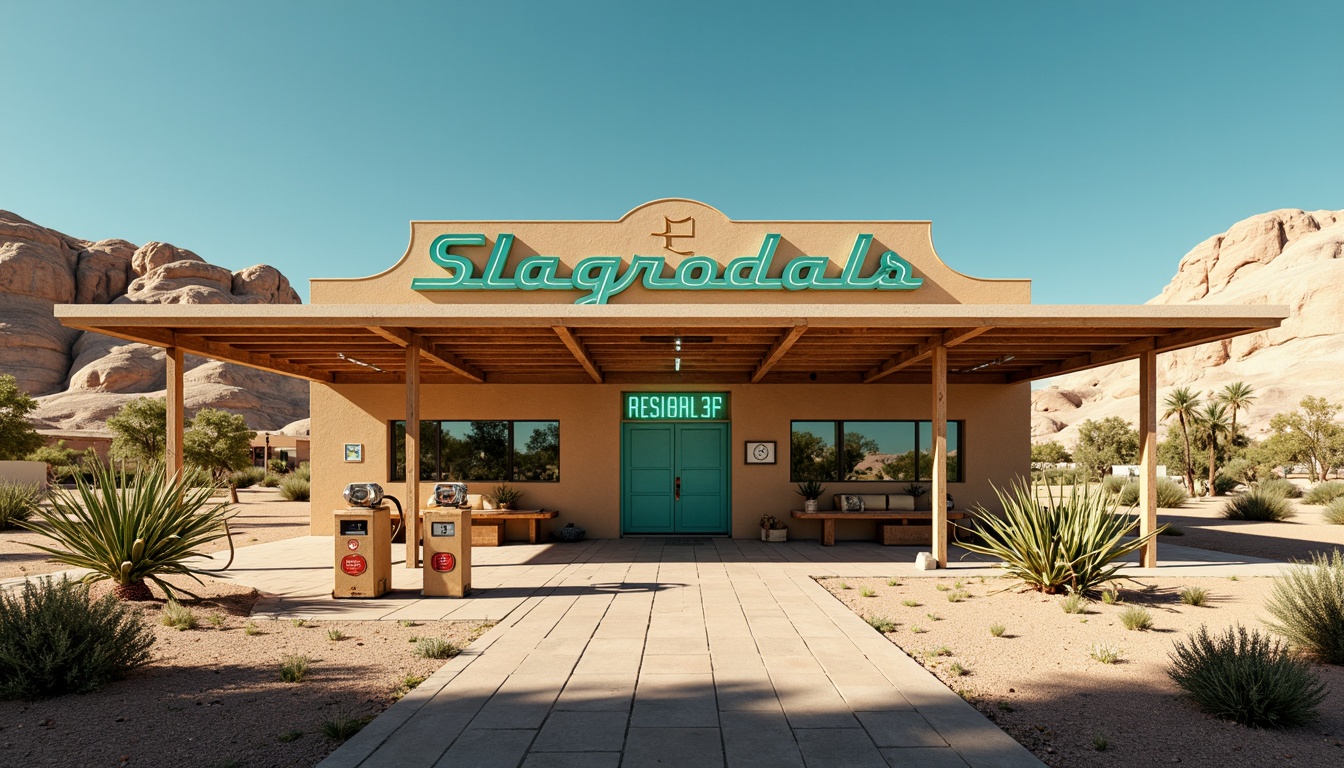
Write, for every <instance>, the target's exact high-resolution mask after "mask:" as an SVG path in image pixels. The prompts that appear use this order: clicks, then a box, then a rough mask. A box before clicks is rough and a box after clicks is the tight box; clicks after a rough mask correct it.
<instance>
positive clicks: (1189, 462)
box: [1162, 387, 1200, 493]
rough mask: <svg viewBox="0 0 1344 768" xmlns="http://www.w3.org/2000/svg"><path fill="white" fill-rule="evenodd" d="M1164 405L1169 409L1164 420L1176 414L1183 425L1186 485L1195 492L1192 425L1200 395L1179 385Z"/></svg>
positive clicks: (1163, 402) (1168, 396)
mask: <svg viewBox="0 0 1344 768" xmlns="http://www.w3.org/2000/svg"><path fill="white" fill-rule="evenodd" d="M1162 406H1163V407H1164V408H1166V409H1167V410H1166V411H1164V412H1163V413H1162V420H1163V421H1166V420H1167V419H1170V418H1171V417H1172V416H1175V417H1176V419H1177V421H1178V422H1179V423H1180V425H1181V439H1182V440H1183V441H1185V487H1187V488H1189V489H1190V492H1191V493H1194V492H1195V464H1194V459H1193V458H1192V457H1191V454H1190V425H1191V424H1193V423H1194V421H1195V417H1196V415H1197V414H1196V409H1197V408H1199V406H1200V402H1199V395H1196V394H1195V393H1194V392H1191V391H1190V389H1189V387H1179V388H1177V389H1175V390H1172V392H1171V394H1169V395H1167V399H1166V400H1163V401H1162Z"/></svg>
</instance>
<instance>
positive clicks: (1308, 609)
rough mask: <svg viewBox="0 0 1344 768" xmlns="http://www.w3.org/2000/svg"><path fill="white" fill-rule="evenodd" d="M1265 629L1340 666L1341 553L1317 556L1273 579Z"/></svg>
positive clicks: (1343, 639)
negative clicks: (1272, 618)
mask: <svg viewBox="0 0 1344 768" xmlns="http://www.w3.org/2000/svg"><path fill="white" fill-rule="evenodd" d="M1265 609H1266V610H1268V611H1269V613H1270V615H1272V616H1273V617H1274V618H1275V619H1277V621H1276V622H1268V624H1269V628H1270V629H1272V630H1274V631H1275V632H1278V633H1279V634H1280V635H1283V636H1284V637H1285V638H1287V640H1288V643H1289V645H1292V646H1293V647H1295V648H1299V649H1301V650H1303V651H1306V652H1307V653H1310V654H1311V655H1313V656H1315V657H1316V658H1318V659H1320V660H1321V661H1323V662H1326V663H1327V664H1344V554H1342V553H1341V552H1340V551H1339V550H1338V549H1336V550H1334V551H1333V552H1332V553H1331V554H1330V555H1329V556H1326V555H1322V554H1317V555H1313V556H1312V560H1311V562H1310V563H1304V564H1299V565H1298V566H1297V567H1295V568H1292V569H1290V570H1288V571H1286V572H1285V573H1284V574H1283V575H1282V576H1278V577H1275V579H1274V587H1273V589H1272V590H1271V591H1270V593H1269V601H1268V602H1267V603H1266V604H1265Z"/></svg>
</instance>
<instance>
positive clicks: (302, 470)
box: [291, 461, 313, 482]
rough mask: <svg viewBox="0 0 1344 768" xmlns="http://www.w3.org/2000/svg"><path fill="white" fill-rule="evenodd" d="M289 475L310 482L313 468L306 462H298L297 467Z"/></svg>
mask: <svg viewBox="0 0 1344 768" xmlns="http://www.w3.org/2000/svg"><path fill="white" fill-rule="evenodd" d="M291 474H292V475H294V476H295V477H301V478H303V479H304V480H307V481H309V482H312V479H313V467H312V465H311V464H309V463H308V462H306V461H303V462H299V466H298V467H296V468H295V469H294V471H293V472H292V473H291Z"/></svg>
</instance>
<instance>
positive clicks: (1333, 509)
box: [1322, 498, 1344, 525]
mask: <svg viewBox="0 0 1344 768" xmlns="http://www.w3.org/2000/svg"><path fill="white" fill-rule="evenodd" d="M1322 514H1323V516H1324V517H1325V522H1327V523H1333V524H1335V525H1344V498H1339V499H1335V500H1334V501H1332V502H1330V503H1329V504H1326V505H1325V510H1324V512H1323V513H1322Z"/></svg>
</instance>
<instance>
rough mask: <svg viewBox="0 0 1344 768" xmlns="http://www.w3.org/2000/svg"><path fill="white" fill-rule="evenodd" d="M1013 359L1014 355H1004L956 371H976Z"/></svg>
mask: <svg viewBox="0 0 1344 768" xmlns="http://www.w3.org/2000/svg"><path fill="white" fill-rule="evenodd" d="M1013 359H1014V356H1013V355H1004V356H1003V357H996V358H994V359H993V360H990V361H989V362H987V363H981V364H979V365H975V366H971V367H970V368H962V369H961V370H959V371H955V373H974V372H976V371H978V370H980V369H981V368H988V367H990V366H991V365H1003V364H1004V363H1006V362H1009V361H1010V360H1013Z"/></svg>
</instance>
